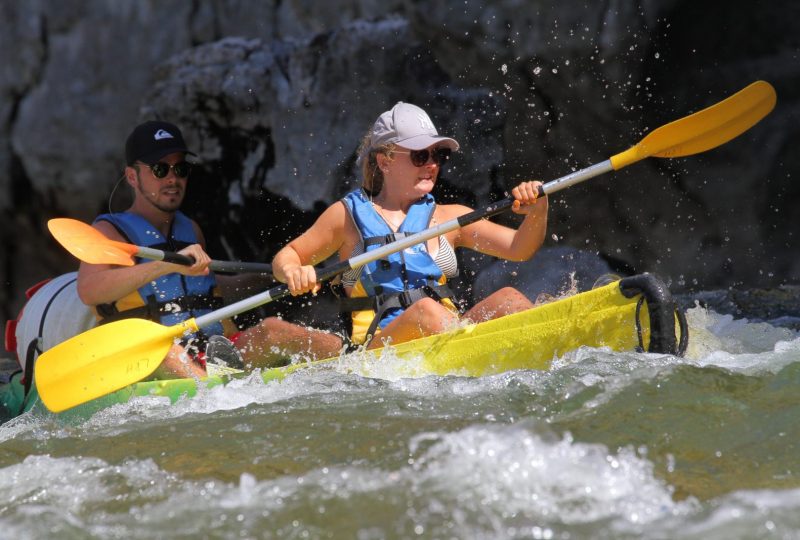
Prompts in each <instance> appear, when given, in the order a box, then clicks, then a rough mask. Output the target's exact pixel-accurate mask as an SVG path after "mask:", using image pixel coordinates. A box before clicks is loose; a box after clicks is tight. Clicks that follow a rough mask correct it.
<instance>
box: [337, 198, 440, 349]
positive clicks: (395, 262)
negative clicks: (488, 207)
mask: <svg viewBox="0 0 800 540" xmlns="http://www.w3.org/2000/svg"><path fill="white" fill-rule="evenodd" d="M342 202H343V203H344V205H345V208H347V211H348V212H349V213H350V215H351V216H352V218H353V222H354V223H355V225H356V228H357V229H358V232H359V234H360V235H361V240H362V245H363V246H364V251H365V252H369V251H372V250H374V249H377V248H379V247H381V246H384V245H386V244H388V243H390V242H393V241H394V240H397V239H400V238H403V237H405V236H410V235H412V234H414V233H418V232H420V231H422V230H425V229H427V228H428V226H429V224H430V221H431V218H432V217H433V211H434V208H435V206H436V203H435V202H434V199H433V197H432V196H431V195H430V194H428V195H425V196H424V197H422V198H420V199H419V200H418V201H416V202H415V203H414V204H412V205H411V207H410V208H409V209H408V213H407V215H406V218H405V220H404V221H403V223H402V225H401V226H400V228H399V230H398V231H397V232H394V231H392V230H391V228H390V227H389V225H388V224H387V223H386V221H384V219H383V218H382V217H381V216H380V215H379V214H378V213H377V211H376V210H375V207H374V206H373V205H372V202H371V201H370V200H369V198H368V197H367V195H366V193H364V191H363V190H361V189H356V190H354V191H351V192H350V193H348V194H347V195H345V196H344V198H343V199H342ZM445 281H446V279H445V277H444V276H443V275H442V270H441V269H440V268H439V267H438V266H437V265H436V263H435V262H434V260H433V258H432V257H431V256H430V254H429V253H428V246H427V243H426V242H422V243H419V244H416V245H414V246H411V247H409V248H406V249H404V250H403V251H400V252H397V253H392V254H390V255H388V256H387V257H386V258H384V259H380V260H377V261H373V262H371V263H368V264H365V265H364V266H363V267H362V268H361V272H360V275H359V279H358V281H357V282H356V285H355V287H354V288H353V290H352V292H351V295H350V298H345V299H342V301H341V302H340V310H341V311H350V312H353V332H352V334H353V335H352V338H351V339H352V341H353V342H354V343H360V342H363V341H366V340H369V339H370V338H371V337H372V336H373V335H374V333H375V330H376V328H384V327H386V325H387V324H389V323H390V322H391V321H392V320H394V319H395V318H396V317H397V316H398V315H400V314H401V313H402V312H403V311H405V309H406V308H407V307H408V306H410V305H411V304H412V303H414V302H415V301H416V300H419V299H420V298H423V297H426V296H428V297H433V298H435V299H436V300H439V301H441V300H443V299H446V298H449V297H451V296H452V293H451V292H450V290H449V288H448V287H447V286H446V285H444V283H445ZM446 305H448V307H450V306H452V308H453V309H455V306H453V305H452V303H451V302H450V301H449V300H447V302H446ZM367 326H368V328H367Z"/></svg>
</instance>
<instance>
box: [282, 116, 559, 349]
mask: <svg viewBox="0 0 800 540" xmlns="http://www.w3.org/2000/svg"><path fill="white" fill-rule="evenodd" d="M458 148H459V145H458V143H457V142H456V141H455V140H454V139H451V138H449V137H442V136H439V134H438V133H437V131H436V128H435V127H434V126H433V122H431V120H430V118H429V117H428V115H427V114H426V113H425V111H423V110H422V109H420V108H419V107H416V106H415V105H411V104H408V103H402V102H400V103H397V104H396V105H395V106H394V107H393V108H392V109H391V110H389V111H386V112H384V113H383V114H381V115H380V117H379V118H378V120H377V121H376V122H375V124H374V125H373V126H372V128H371V129H370V131H369V132H368V133H367V135H366V136H365V137H364V140H363V142H362V145H361V148H360V150H359V161H360V162H361V167H362V173H363V176H364V183H363V188H362V189H357V190H355V191H353V192H351V193H349V194H348V195H346V196H345V197H344V198H343V199H342V200H340V201H338V202H336V203H334V204H332V205H331V206H330V207H328V208H327V209H326V210H325V211H324V212H323V213H322V215H321V216H320V217H319V219H317V221H316V222H315V223H314V225H312V226H311V228H310V229H308V230H307V231H306V232H305V233H303V234H302V235H301V236H299V237H298V238H296V239H294V240H293V241H292V242H290V243H289V244H288V245H287V246H286V247H284V248H283V249H282V250H281V251H279V252H278V254H277V255H276V256H275V258H274V260H273V263H272V265H273V266H272V267H273V271H274V273H275V277H276V278H277V279H278V280H280V281H282V282H284V283H286V284H287V285H288V286H289V289H290V291H291V292H292V294H293V295H299V294H303V293H305V292H308V291H312V292H316V290H318V288H319V284H317V283H316V281H317V278H316V273H315V271H314V267H313V265H315V264H318V263H320V262H322V261H324V260H325V259H327V258H328V257H330V256H331V255H333V254H334V253H337V254H338V256H339V259H340V260H346V259H349V258H351V257H352V256H354V255H357V254H359V253H363V252H364V251H365V249H366V250H370V249H375V248H376V247H379V246H380V245H382V244H385V243H387V242H390V241H392V240H393V239H396V238H400V237H402V236H405V235H406V234H411V233H415V232H418V231H421V230H423V229H426V228H428V227H430V226H434V225H436V224H439V223H444V222H446V221H450V220H452V219H455V218H457V217H459V216H462V215H464V214H466V213H468V212H471V211H472V210H471V209H470V208H468V207H466V206H462V205H458V204H446V205H436V204H435V203H434V200H433V197H432V196H431V191H432V190H433V187H434V185H436V179H437V178H438V176H439V172H440V170H441V167H442V165H443V164H444V163H445V162H446V161H447V159H448V157H449V156H450V153H451V152H452V151H455V150H458ZM539 185H540V183H539V182H523V183H521V184H519V185H518V186H517V187H515V188H514V189H513V190H512V192H511V193H512V195H513V196H514V198H515V199H516V201H515V203H514V206H513V207H512V210H513V211H514V212H516V213H518V214H524V215H525V219H524V220H523V222H522V224H521V225H520V227H519V229H517V230H516V231H515V230H513V229H510V228H508V227H504V226H502V225H498V224H496V223H492V222H490V221H488V220H482V221H478V222H476V223H473V224H471V225H467V226H465V227H463V228H461V229H456V230H454V231H451V232H449V233H447V234H444V235H442V236H441V237H439V238H436V239H433V240H429V241H428V242H427V243H426V244H419V245H417V246H414V247H412V248H408V249H406V250H404V251H402V252H401V253H396V254H393V255H390V256H389V257H387V259H385V260H380V261H376V262H373V263H370V264H367V265H364V266H363V267H362V268H358V269H354V270H353V271H350V272H348V273H346V274H344V276H343V280H342V285H343V286H344V290H345V293H346V295H347V298H344V299H343V300H342V310H343V311H350V312H352V323H353V325H352V326H353V328H352V333H351V341H352V342H353V343H354V344H364V343H367V344H368V348H375V347H380V346H382V345H384V344H388V343H389V342H392V343H401V342H404V341H408V340H411V339H414V338H418V337H422V336H426V335H431V334H436V333H439V332H442V331H444V330H447V329H448V328H451V327H452V326H454V325H455V323H457V322H458V321H459V320H460V319H466V320H468V321H471V322H479V321H485V320H489V319H493V318H496V317H500V316H502V315H507V314H510V313H515V312H518V311H522V310H525V309H529V308H531V307H533V304H532V303H531V302H530V301H529V300H528V299H527V298H526V297H525V296H524V295H522V294H521V293H520V292H519V291H517V290H516V289H513V288H510V287H506V288H503V289H501V290H499V291H497V292H495V293H493V294H492V295H490V296H489V297H488V298H485V299H484V300H482V301H481V302H479V303H478V304H476V305H475V306H474V307H473V308H472V309H470V310H469V311H467V312H466V313H464V314H463V315H462V314H459V313H458V310H457V309H456V308H455V306H454V305H453V303H452V302H451V301H450V299H449V297H450V293H449V290H448V289H447V288H446V285H445V282H446V279H447V278H448V277H452V276H454V275H455V274H456V273H457V262H456V258H455V254H454V252H453V249H454V248H459V247H464V248H469V249H473V250H475V251H479V252H481V253H485V254H487V255H491V256H494V257H500V258H503V259H507V260H512V261H524V260H527V259H529V258H530V257H531V256H533V254H534V253H536V251H537V250H538V249H539V247H541V245H542V243H543V241H544V237H545V230H546V228H547V199H546V198H545V199H542V200H538V201H537V197H536V196H537V193H538V186H539ZM374 337H377V338H379V339H372V338H374Z"/></svg>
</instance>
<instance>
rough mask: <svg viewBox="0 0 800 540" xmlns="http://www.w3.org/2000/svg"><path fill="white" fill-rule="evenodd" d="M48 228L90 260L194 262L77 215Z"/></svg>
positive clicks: (248, 268)
mask: <svg viewBox="0 0 800 540" xmlns="http://www.w3.org/2000/svg"><path fill="white" fill-rule="evenodd" d="M47 228H48V229H50V234H52V235H53V237H54V238H55V239H56V240H58V242H59V243H60V244H61V245H62V246H64V248H65V249H66V250H67V251H69V252H70V253H71V254H72V255H73V256H75V257H76V258H78V259H80V260H82V261H83V262H87V263H91V264H118V265H120V266H133V265H134V264H136V261H134V260H133V258H134V257H141V258H143V259H151V260H154V261H165V262H169V263H174V264H181V265H183V266H191V265H192V264H193V263H194V259H193V258H192V257H187V256H186V255H181V254H180V253H173V252H171V251H162V250H160V249H153V248H149V247H143V246H135V245H133V244H128V243H125V242H118V241H116V240H111V239H110V238H106V236H104V235H103V233H101V232H100V231H98V230H97V229H95V228H94V227H92V226H90V225H87V224H86V223H83V222H82V221H78V220H75V219H69V218H55V219H51V220H50V221H48V222H47ZM209 268H211V270H214V271H215V272H228V273H243V272H250V273H259V274H271V273H272V265H269V264H266V263H252V262H233V261H211V264H210V265H209Z"/></svg>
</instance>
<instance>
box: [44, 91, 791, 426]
mask: <svg viewBox="0 0 800 540" xmlns="http://www.w3.org/2000/svg"><path fill="white" fill-rule="evenodd" d="M775 100H776V97H775V90H774V89H773V88H772V86H770V85H769V84H768V83H766V82H763V81H758V82H755V83H753V84H751V85H750V86H748V87H747V88H745V89H743V90H741V91H740V92H738V93H736V94H734V95H733V96H731V97H729V98H728V99H725V100H724V101H721V102H719V103H717V104H716V105H712V106H711V107H708V108H707V109H703V110H702V111H699V112H697V113H694V114H692V115H690V116H687V117H685V118H682V119H680V120H676V121H674V122H671V123H669V124H666V125H664V126H662V127H660V128H658V129H656V130H655V131H653V132H652V133H650V134H649V135H647V136H646V137H645V138H644V139H642V140H641V141H640V142H639V143H638V144H637V145H636V146H634V147H632V148H630V149H629V150H626V151H625V152H622V153H620V154H616V155H614V156H612V157H611V158H610V159H609V160H607V161H605V162H602V163H599V164H597V165H593V166H591V167H588V168H586V169H583V170H581V171H577V172H574V173H572V174H569V175H567V176H564V177H561V178H559V179H556V180H553V181H551V182H548V183H546V184H544V185H543V186H542V189H541V194H542V195H547V194H550V193H555V192H556V191H559V190H561V189H564V188H566V187H569V186H572V185H574V184H577V183H579V182H582V181H584V180H588V179H589V178H592V177H594V176H598V175H600V174H602V173H605V172H608V171H611V170H619V169H621V168H622V167H625V166H627V165H630V164H631V163H635V162H637V161H639V160H642V159H644V158H646V157H664V158H672V157H680V156H688V155H692V154H696V153H699V152H704V151H706V150H710V149H712V148H715V147H717V146H719V145H721V144H723V143H725V142H727V141H729V140H731V139H733V138H734V137H736V136H737V135H740V134H742V133H744V132H745V131H747V130H748V129H749V128H750V127H752V126H753V125H755V124H756V123H757V122H758V121H759V120H761V119H762V118H763V117H764V116H766V115H767V114H768V113H769V112H770V111H771V110H772V108H773V107H774V106H775ZM513 202H514V200H513V199H512V198H508V199H504V200H502V201H500V202H498V203H495V204H492V205H490V206H488V207H486V208H484V209H480V210H475V211H473V212H470V213H468V214H465V215H463V216H461V217H459V218H456V219H453V220H450V221H447V222H445V223H442V224H440V225H437V226H436V227H432V228H430V229H426V230H424V231H420V232H418V233H416V234H413V235H411V236H407V237H405V238H402V239H400V240H397V241H395V242H392V243H390V244H387V245H385V246H382V247H381V248H378V249H375V250H372V251H369V252H367V253H363V254H361V255H358V256H356V257H352V258H350V259H348V260H346V261H341V262H339V263H337V264H334V265H333V266H331V267H329V268H326V269H323V270H321V271H320V273H319V274H318V279H319V281H320V282H322V281H325V280H327V279H330V278H332V277H334V276H336V275H338V274H341V273H342V272H345V271H347V270H349V269H351V268H357V267H360V266H363V265H364V264H367V263H369V262H372V261H375V260H378V259H382V258H384V257H386V256H387V255H388V254H390V253H395V252H397V251H401V250H403V249H406V248H408V247H411V246H413V245H416V244H419V243H421V242H424V241H427V240H430V239H431V238H435V237H438V236H440V235H442V234H444V233H446V232H449V231H452V230H455V229H457V228H459V227H463V226H465V225H468V224H470V223H474V222H475V221H478V220H480V219H485V218H488V217H490V216H493V215H496V214H499V213H500V212H503V211H505V210H507V209H508V208H510V207H511V206H512V204H513ZM288 294H289V289H288V287H287V286H286V285H279V286H277V287H273V288H272V289H270V290H268V291H265V292H263V293H260V294H257V295H255V296H252V297H250V298H246V299H244V300H241V301H239V302H236V303H234V304H231V305H230V306H226V307H224V308H221V309H218V310H216V311H213V312H211V313H208V314H206V315H203V316H202V317H198V318H197V319H189V320H187V321H184V322H183V323H180V324H178V325H175V326H163V325H160V324H158V323H154V322H151V321H147V320H142V319H127V320H121V321H117V322H113V323H110V324H107V325H103V326H100V327H97V328H94V329H92V330H89V331H88V332H84V333H83V334H80V335H78V336H75V337H74V338H72V339H69V340H67V341H65V342H63V343H61V344H59V345H57V346H55V347H53V348H52V349H49V350H47V351H45V352H44V353H43V354H42V355H41V357H39V360H38V362H37V364H36V370H35V373H36V386H37V388H38V391H39V395H40V396H41V398H42V402H44V404H45V406H46V407H47V408H48V409H50V410H51V411H53V412H60V411H63V410H66V409H69V408H72V407H75V406H77V405H80V404H82V403H86V402H87V401H90V400H92V399H95V398H98V397H100V396H104V395H106V394H109V393H111V392H114V391H116V390H119V389H120V388H123V387H125V386H127V385H129V384H133V383H135V382H138V381H140V380H142V379H144V378H145V377H148V376H149V375H151V374H152V373H153V371H155V369H156V368H157V367H158V366H159V364H160V363H161V361H162V360H163V359H164V357H165V356H166V354H167V352H168V351H169V349H170V347H171V346H172V343H173V340H174V339H175V338H176V337H178V336H180V335H181V334H183V333H184V332H196V331H197V330H198V329H199V328H202V327H204V326H206V325H208V324H211V323H214V322H217V321H220V320H222V319H225V318H228V317H232V316H234V315H237V314H239V313H243V312H245V311H248V310H250V309H253V308H256V307H258V306H260V305H263V304H266V303H268V302H272V301H273V300H278V299H280V298H283V297H284V296H286V295H288Z"/></svg>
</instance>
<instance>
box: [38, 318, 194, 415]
mask: <svg viewBox="0 0 800 540" xmlns="http://www.w3.org/2000/svg"><path fill="white" fill-rule="evenodd" d="M185 331H190V332H196V331H197V325H196V324H195V321H194V319H189V320H188V321H185V322H183V323H181V324H177V325H175V326H162V325H160V324H158V323H155V322H152V321H148V320H144V319H125V320H121V321H116V322H112V323H109V324H104V325H102V326H98V327H96V328H92V329H91V330H89V331H87V332H84V333H82V334H79V335H77V336H75V337H74V338H71V339H68V340H67V341H64V342H63V343H60V344H58V345H56V346H55V347H53V348H52V349H48V350H47V351H45V352H44V353H42V355H41V356H40V357H39V359H38V360H37V361H36V366H35V369H34V372H35V380H36V388H37V389H38V391H39V396H40V397H41V399H42V402H43V403H44V405H45V406H46V407H47V408H48V409H49V410H51V411H53V412H61V411H64V410H67V409H70V408H72V407H75V406H77V405H80V404H82V403H86V402H87V401H91V400H93V399H95V398H98V397H100V396H104V395H106V394H109V393H111V392H114V391H116V390H119V389H120V388H124V387H125V386H128V385H129V384H133V383H135V382H139V381H141V380H142V379H144V378H145V377H147V376H149V375H151V374H152V373H153V372H154V371H155V370H156V368H157V367H158V366H159V365H160V364H161V362H162V360H164V357H165V356H166V355H167V352H168V351H169V349H170V347H171V346H172V343H173V340H174V338H175V337H177V336H180V335H181V334H183V333H184V332H185Z"/></svg>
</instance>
